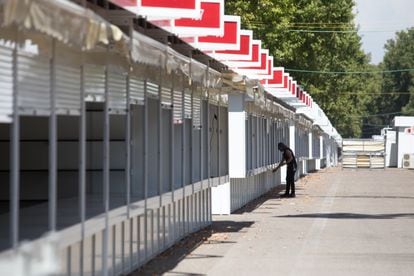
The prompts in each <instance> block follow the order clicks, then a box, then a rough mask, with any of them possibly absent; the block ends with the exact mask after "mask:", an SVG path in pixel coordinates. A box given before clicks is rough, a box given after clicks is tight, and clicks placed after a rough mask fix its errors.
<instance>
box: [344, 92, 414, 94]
mask: <svg viewBox="0 0 414 276" xmlns="http://www.w3.org/2000/svg"><path fill="white" fill-rule="evenodd" d="M339 94H346V95H347V94H350V95H395V94H398V95H400V94H407V95H409V94H411V92H372V93H367V92H340V93H339Z"/></svg>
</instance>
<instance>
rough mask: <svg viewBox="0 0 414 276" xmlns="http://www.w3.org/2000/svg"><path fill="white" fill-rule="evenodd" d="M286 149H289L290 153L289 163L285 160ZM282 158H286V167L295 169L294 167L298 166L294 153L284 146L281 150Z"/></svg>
mask: <svg viewBox="0 0 414 276" xmlns="http://www.w3.org/2000/svg"><path fill="white" fill-rule="evenodd" d="M287 151H289V152H290V154H291V155H292V161H290V162H289V163H288V162H287V160H288V159H289V158H288V154H287ZM283 159H285V160H286V164H287V167H288V169H290V170H294V171H296V168H297V167H298V165H297V163H296V158H295V155H294V154H293V151H292V150H291V149H290V148H286V149H285V150H284V151H283Z"/></svg>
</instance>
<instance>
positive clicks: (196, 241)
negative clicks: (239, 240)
mask: <svg viewBox="0 0 414 276" xmlns="http://www.w3.org/2000/svg"><path fill="white" fill-rule="evenodd" d="M253 224H254V221H228V220H225V221H213V222H212V225H210V226H208V227H206V228H204V229H202V230H200V231H198V232H196V233H193V234H191V235H189V236H187V237H185V238H184V239H182V240H180V241H179V242H178V243H176V244H175V245H173V246H172V247H170V248H169V249H167V250H166V251H164V252H163V253H161V254H160V255H158V256H157V257H155V258H154V259H152V260H151V261H150V262H148V263H147V264H145V265H144V266H142V267H141V268H140V269H138V270H136V271H134V272H133V273H131V274H130V275H161V274H163V273H165V272H169V273H173V274H178V275H203V274H194V273H181V272H170V270H172V269H174V267H176V265H177V264H178V263H179V262H181V261H182V260H183V259H184V258H186V257H187V256H188V255H190V254H191V252H192V251H194V250H195V249H196V248H197V247H199V246H200V245H201V244H203V243H206V244H212V245H214V244H231V243H235V242H234V241H229V240H226V239H225V238H223V236H225V233H236V232H240V231H242V230H243V229H244V228H249V227H251V226H252V225H253ZM222 257H223V256H219V255H209V254H191V255H190V256H189V258H190V259H202V258H222Z"/></svg>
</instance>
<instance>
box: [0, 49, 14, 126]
mask: <svg viewBox="0 0 414 276" xmlns="http://www.w3.org/2000/svg"><path fill="white" fill-rule="evenodd" d="M12 112H13V51H12V49H9V48H6V47H1V46H0V123H8V122H10V121H11V117H10V116H11V115H12Z"/></svg>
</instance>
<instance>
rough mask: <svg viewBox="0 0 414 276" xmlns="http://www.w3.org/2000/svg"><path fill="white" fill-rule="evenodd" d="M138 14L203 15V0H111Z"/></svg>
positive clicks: (155, 16)
mask: <svg viewBox="0 0 414 276" xmlns="http://www.w3.org/2000/svg"><path fill="white" fill-rule="evenodd" d="M109 1H111V2H112V3H114V4H115V5H118V6H120V7H123V8H124V9H126V10H129V11H131V12H133V13H135V14H137V15H141V16H144V17H147V18H148V19H149V20H151V19H172V18H183V17H187V18H194V19H199V18H200V17H201V0H179V1H177V0H176V1H171V0H109Z"/></svg>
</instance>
